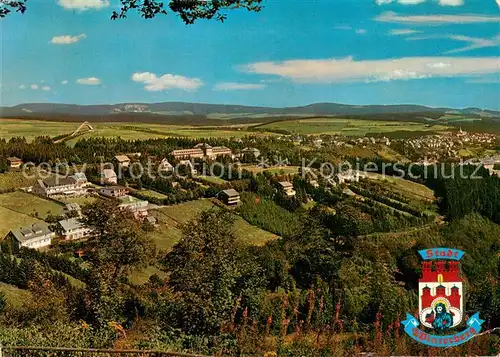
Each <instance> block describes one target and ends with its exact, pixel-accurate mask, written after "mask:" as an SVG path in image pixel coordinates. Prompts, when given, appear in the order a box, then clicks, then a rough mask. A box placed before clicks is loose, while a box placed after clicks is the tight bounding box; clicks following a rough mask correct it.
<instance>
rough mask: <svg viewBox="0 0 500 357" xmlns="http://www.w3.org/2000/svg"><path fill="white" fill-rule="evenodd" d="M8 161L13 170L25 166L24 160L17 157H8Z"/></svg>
mask: <svg viewBox="0 0 500 357" xmlns="http://www.w3.org/2000/svg"><path fill="white" fill-rule="evenodd" d="M7 161H8V162H9V167H10V169H11V170H15V169H20V168H21V165H22V164H23V160H21V159H20V158H18V157H15V156H13V157H8V158H7Z"/></svg>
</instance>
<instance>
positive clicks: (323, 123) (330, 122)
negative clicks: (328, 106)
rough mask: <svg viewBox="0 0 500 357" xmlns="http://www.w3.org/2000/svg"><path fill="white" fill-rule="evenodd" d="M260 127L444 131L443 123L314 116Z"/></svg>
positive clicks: (330, 131) (344, 132) (343, 131)
mask: <svg viewBox="0 0 500 357" xmlns="http://www.w3.org/2000/svg"><path fill="white" fill-rule="evenodd" d="M259 128H260V129H270V130H286V131H288V132H291V133H294V134H339V135H346V136H364V135H369V134H375V133H384V132H393V131H430V132H431V131H444V130H448V129H449V127H447V126H444V125H435V126H427V125H425V124H422V123H415V122H397V121H381V120H380V121H379V120H363V119H360V120H357V119H356V120H353V119H342V118H314V119H301V120H286V121H279V122H273V123H268V124H264V125H261V126H259Z"/></svg>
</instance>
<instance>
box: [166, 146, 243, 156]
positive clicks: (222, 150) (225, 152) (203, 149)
mask: <svg viewBox="0 0 500 357" xmlns="http://www.w3.org/2000/svg"><path fill="white" fill-rule="evenodd" d="M170 154H171V155H172V156H173V157H174V158H175V159H176V160H178V159H203V158H205V159H215V158H217V157H219V156H231V157H232V156H233V152H232V151H231V149H230V148H228V147H226V146H210V145H209V144H206V143H199V144H197V145H196V146H195V147H194V148H192V149H179V150H174V151H172V152H171V153H170Z"/></svg>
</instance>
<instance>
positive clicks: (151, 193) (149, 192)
mask: <svg viewBox="0 0 500 357" xmlns="http://www.w3.org/2000/svg"><path fill="white" fill-rule="evenodd" d="M137 192H138V193H140V194H141V195H144V196H146V197H151V198H158V199H160V200H162V199H164V198H167V196H165V195H164V194H163V193H160V192H156V191H153V190H138V191H137Z"/></svg>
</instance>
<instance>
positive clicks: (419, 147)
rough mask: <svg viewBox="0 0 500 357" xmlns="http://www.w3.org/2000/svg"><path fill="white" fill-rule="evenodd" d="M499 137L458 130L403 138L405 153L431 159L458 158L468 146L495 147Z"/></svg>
mask: <svg viewBox="0 0 500 357" xmlns="http://www.w3.org/2000/svg"><path fill="white" fill-rule="evenodd" d="M496 140H497V137H496V135H495V134H489V133H468V132H466V131H463V130H462V129H460V130H459V131H458V132H448V133H443V134H435V135H426V136H423V137H420V138H414V139H408V140H401V142H402V144H403V147H404V151H405V154H410V155H411V154H413V155H418V156H422V157H423V156H425V157H428V158H431V159H435V160H438V159H443V158H457V157H458V156H460V155H459V153H460V150H461V149H463V148H466V147H471V146H472V147H474V146H476V147H483V148H494V146H495V143H496Z"/></svg>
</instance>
